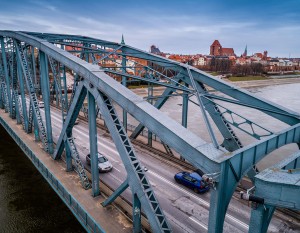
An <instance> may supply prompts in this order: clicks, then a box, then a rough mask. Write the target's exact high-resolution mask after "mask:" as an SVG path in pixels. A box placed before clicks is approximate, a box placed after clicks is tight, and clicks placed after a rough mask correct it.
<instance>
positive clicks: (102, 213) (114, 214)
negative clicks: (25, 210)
mask: <svg viewBox="0 0 300 233" xmlns="http://www.w3.org/2000/svg"><path fill="white" fill-rule="evenodd" d="M0 120H1V123H3V121H5V122H6V124H7V125H8V126H9V127H10V128H11V130H12V131H13V132H15V133H16V135H18V137H19V138H20V139H21V140H22V141H23V142H24V143H25V145H26V146H27V147H28V148H29V149H30V150H31V151H32V152H33V153H34V155H35V156H34V159H32V158H31V159H32V162H33V163H34V165H35V166H39V167H42V170H43V172H42V175H43V176H44V177H45V174H43V173H45V170H47V172H46V173H47V176H51V181H52V182H49V180H47V181H48V182H49V183H50V185H51V186H52V187H53V186H56V187H53V188H54V190H55V188H57V190H55V191H56V192H57V193H58V194H62V196H61V195H59V196H60V197H61V198H62V199H63V201H64V202H65V203H66V199H67V200H68V201H67V202H69V201H70V203H71V202H72V203H73V204H72V203H71V205H70V206H71V207H70V206H69V205H68V204H70V203H67V206H68V207H69V208H70V209H71V211H72V212H73V213H74V211H75V212H76V211H77V212H78V208H79V209H80V211H79V212H81V216H85V217H86V222H87V221H89V220H90V217H92V218H93V219H94V220H95V222H96V223H97V224H99V225H101V227H102V228H103V230H104V231H105V232H132V223H131V222H129V221H128V219H127V218H126V217H125V216H124V215H123V214H121V213H120V212H119V211H118V210H117V209H116V208H114V207H113V206H109V207H107V208H104V207H102V205H101V202H103V201H104V197H102V196H101V195H100V196H98V197H92V195H91V190H84V189H83V188H82V186H81V183H80V180H79V178H78V175H77V174H76V173H75V172H74V171H72V172H66V167H65V163H63V161H55V160H53V159H52V158H51V157H50V156H49V154H47V153H46V152H45V151H44V150H43V149H42V145H41V143H36V142H35V141H34V136H33V135H29V134H26V133H25V132H24V131H23V129H22V125H16V121H15V120H12V119H11V118H10V117H9V115H8V114H6V113H4V110H2V109H0ZM22 149H23V148H22ZM23 151H24V150H23ZM40 171H41V170H40ZM50 174H51V175H50ZM53 181H58V182H53ZM70 195H71V196H70ZM66 196H67V197H66ZM76 202H77V203H79V204H77V203H76ZM74 203H76V204H77V206H76V205H75V206H74ZM72 205H73V206H72ZM78 205H79V206H78ZM81 209H84V210H85V211H86V212H87V213H88V215H89V216H86V215H84V214H83V213H82V212H84V211H81ZM79 215H80V214H79ZM75 216H76V215H75ZM76 217H77V218H78V216H76ZM81 218H82V217H81ZM81 220H82V219H81ZM80 222H81V224H84V223H83V222H82V221H80ZM90 225H91V224H90ZM97 232H98V231H97Z"/></svg>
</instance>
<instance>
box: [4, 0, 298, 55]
mask: <svg viewBox="0 0 300 233" xmlns="http://www.w3.org/2000/svg"><path fill="white" fill-rule="evenodd" d="M299 12H300V6H299V3H298V1H296V0H289V1H278V0H273V1H271V0H267V1H263V2H262V1H247V2H241V1H237V0H229V1H226V2H225V1H214V2H210V3H209V2H199V1H193V0H187V1H184V3H183V2H182V1H177V0H175V1H170V0H167V1H163V2H160V1H157V0H154V1H151V3H149V2H146V1H140V2H139V3H138V4H136V1H132V0H129V1H126V2H124V1H113V2H109V1H106V2H104V1H103V2H102V1H97V2H95V1H86V2H85V3H84V4H83V3H82V2H80V1H77V0H76V1H72V3H67V2H62V1H57V0H56V1H47V2H46V1H36V0H25V1H18V0H13V1H6V2H3V3H1V9H0V28H1V29H2V30H4V29H7V30H24V31H40V32H52V33H66V34H84V35H88V36H91V37H96V38H101V39H104V40H111V41H115V42H120V41H121V36H122V34H123V35H124V37H125V43H126V44H128V45H132V46H134V47H138V48H140V49H143V50H146V51H149V48H150V46H151V45H152V44H154V45H156V46H157V47H159V49H160V50H161V51H163V52H167V53H177V54H197V53H201V54H209V46H210V45H211V44H212V42H213V41H214V40H215V39H217V40H219V41H220V43H221V44H222V45H223V46H224V47H230V48H231V47H232V48H234V50H235V53H236V55H237V56H239V55H241V54H242V53H243V52H244V49H245V46H246V45H247V48H248V54H252V53H257V52H263V51H264V50H267V51H268V52H269V56H271V57H300V46H299V45H298V41H297V38H299V36H300V26H299V25H300V17H299Z"/></svg>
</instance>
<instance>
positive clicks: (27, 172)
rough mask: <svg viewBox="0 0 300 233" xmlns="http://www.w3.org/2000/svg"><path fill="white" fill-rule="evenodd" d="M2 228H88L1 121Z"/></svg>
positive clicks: (5, 232) (6, 231)
mask: <svg viewBox="0 0 300 233" xmlns="http://www.w3.org/2000/svg"><path fill="white" fill-rule="evenodd" d="M0 232H1V233H23V232H24V233H25V232H26V233H28V232H44V233H45V232H66V233H68V232H70V233H71V232H72V233H77V232H78V233H79V232H85V231H84V229H83V228H82V226H81V225H80V223H79V222H78V221H77V220H76V218H75V217H74V216H73V214H72V213H71V211H69V209H68V208H67V207H66V206H65V204H64V203H63V202H62V201H61V199H60V198H59V197H58V196H57V194H56V193H55V192H54V191H53V190H52V188H51V187H50V186H49V185H48V183H47V182H46V180H45V179H44V178H43V176H42V175H41V174H40V173H39V172H38V170H36V168H35V167H34V165H33V164H32V163H31V161H30V160H29V159H28V158H27V157H26V155H25V154H24V153H23V152H22V150H21V149H19V147H18V146H17V144H16V143H15V142H14V141H13V139H11V137H10V136H9V135H8V134H7V133H6V131H5V129H4V128H3V127H2V126H1V125H0Z"/></svg>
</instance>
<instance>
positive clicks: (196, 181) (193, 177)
mask: <svg viewBox="0 0 300 233" xmlns="http://www.w3.org/2000/svg"><path fill="white" fill-rule="evenodd" d="M174 179H175V180H176V182H178V183H180V184H183V185H184V186H186V187H188V188H191V189H193V190H194V192H195V193H204V192H206V191H208V190H209V185H208V184H207V183H206V182H205V181H204V180H203V179H202V177H201V176H200V175H199V174H198V173H197V172H193V173H189V172H179V173H177V174H176V175H175V176H174Z"/></svg>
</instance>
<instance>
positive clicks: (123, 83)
mask: <svg viewBox="0 0 300 233" xmlns="http://www.w3.org/2000/svg"><path fill="white" fill-rule="evenodd" d="M121 43H123V44H125V42H124V39H123V36H122V42H121ZM121 65H122V72H123V73H126V57H125V56H122V63H121ZM122 85H123V86H125V87H127V78H126V76H125V75H123V76H122ZM123 126H124V129H125V132H127V112H126V111H125V110H124V109H123Z"/></svg>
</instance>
